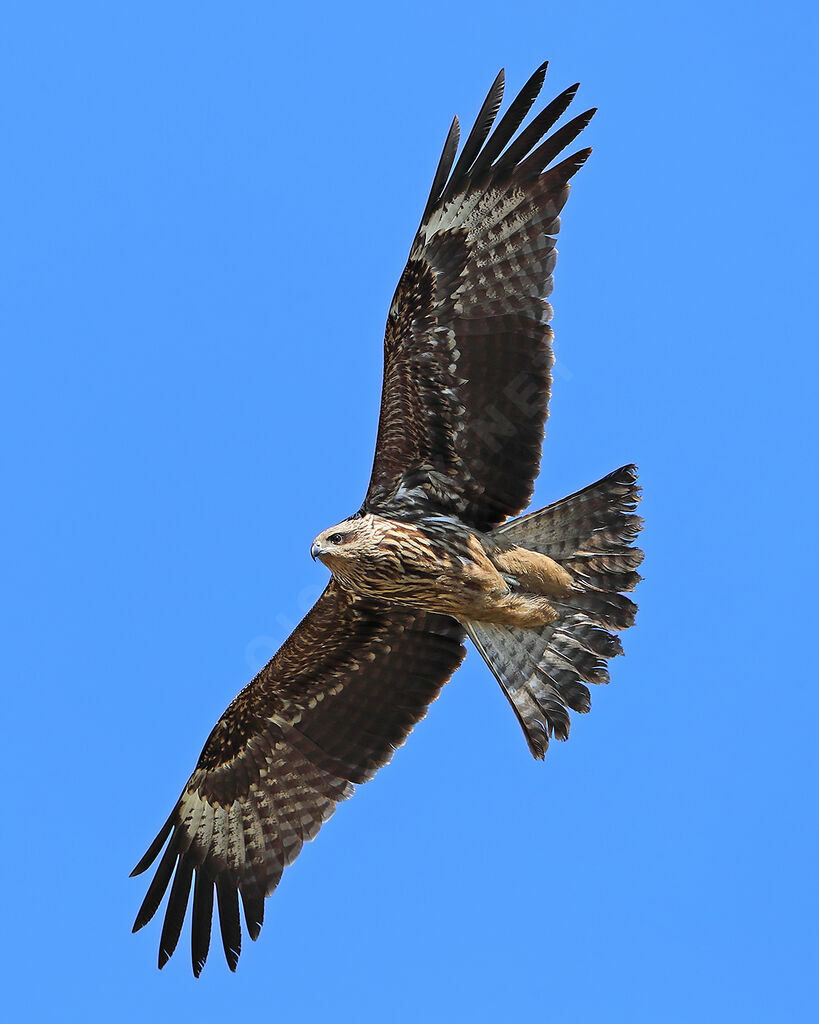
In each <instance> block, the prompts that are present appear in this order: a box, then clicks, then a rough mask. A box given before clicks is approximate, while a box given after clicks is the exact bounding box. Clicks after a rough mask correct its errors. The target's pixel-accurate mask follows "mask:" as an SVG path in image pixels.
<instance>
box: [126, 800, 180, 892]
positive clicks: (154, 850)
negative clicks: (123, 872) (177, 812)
mask: <svg viewBox="0 0 819 1024" xmlns="http://www.w3.org/2000/svg"><path fill="white" fill-rule="evenodd" d="M172 828H173V814H171V815H170V816H169V818H168V820H167V821H166V822H165V824H164V825H163V826H162V828H161V829H160V831H159V835H158V836H157V837H156V839H154V841H153V842H152V843H151V845H150V846H149V847H148V849H147V850H146V851H145V854H144V855H143V857H142V859H141V860H140V862H139V863H138V864H137V866H136V867H135V868H134V870H133V871H132V872H131V874H130V875H129V876H128V877H129V878H135V877H136V876H137V875H141V874H142V872H143V871H146V870H147V869H148V868H149V867H150V866H151V865H152V864H153V862H154V861H155V860H156V856H157V854H158V853H159V851H160V850H161V849H162V847H163V846H164V845H165V840H166V839H167V838H168V836H169V835H170V834H171V829H172Z"/></svg>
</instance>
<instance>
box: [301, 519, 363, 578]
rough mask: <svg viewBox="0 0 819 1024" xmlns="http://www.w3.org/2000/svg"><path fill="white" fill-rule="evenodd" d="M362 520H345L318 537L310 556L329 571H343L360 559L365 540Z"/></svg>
mask: <svg viewBox="0 0 819 1024" xmlns="http://www.w3.org/2000/svg"><path fill="white" fill-rule="evenodd" d="M362 525H363V521H362V519H345V520H344V521H343V522H341V523H338V524H337V525H336V526H331V527H330V528H329V529H328V530H324V531H323V532H322V533H320V534H319V535H318V537H316V539H315V540H314V541H313V544H312V546H311V548H310V555H311V557H312V558H313V560H314V561H315V559H317V558H318V559H319V560H320V561H321V562H323V563H324V564H325V565H326V566H327V568H328V569H330V570H334V569H341V568H343V567H344V566H345V565H348V564H349V563H350V561H351V560H353V559H355V558H357V557H358V553H359V550H360V548H361V543H362V540H363V533H364V532H365V531H363V530H362Z"/></svg>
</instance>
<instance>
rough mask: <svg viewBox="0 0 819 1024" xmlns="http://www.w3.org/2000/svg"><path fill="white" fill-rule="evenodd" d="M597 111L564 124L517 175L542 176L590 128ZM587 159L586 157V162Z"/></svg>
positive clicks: (533, 153) (519, 169)
mask: <svg viewBox="0 0 819 1024" xmlns="http://www.w3.org/2000/svg"><path fill="white" fill-rule="evenodd" d="M596 109H597V108H596V107H592V108H591V109H590V110H584V111H583V113H582V114H578V115H577V117H573V118H572V120H571V121H568V122H567V123H566V124H564V125H563V127H562V128H558V130H557V131H556V132H555V133H554V135H550V136H549V138H548V139H546V140H545V141H544V142H542V143H541V144H540V145H539V146H538V147H537V149H535V150H533V151H532V152H531V153H530V154H529V156H527V157H526V159H525V160H523V161H522V162H521V163H520V164H519V165H518V168H517V173H518V174H520V175H521V176H523V177H525V176H527V175H530V174H540V172H541V171H542V170H543V169H544V168H545V167H547V166H548V165H549V164H550V163H551V162H552V160H554V158H555V157H556V156H557V155H558V153H560V152H562V151H563V150H564V149H565V148H566V147H567V146H568V145H569V144H570V143H572V142H574V140H575V139H576V138H577V136H578V135H579V134H580V133H581V132H582V131H583V129H584V128H586V127H588V124H589V122H590V121H591V119H592V118H593V117H594V115H595V112H596ZM581 152H582V151H581ZM589 152H591V151H589ZM587 156H588V153H587V154H586V157H587ZM586 157H584V162H585V159H586ZM564 164H565V161H564ZM564 164H561V165H560V166H561V167H562V166H563V165H564Z"/></svg>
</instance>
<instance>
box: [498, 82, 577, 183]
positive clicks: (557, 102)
mask: <svg viewBox="0 0 819 1024" xmlns="http://www.w3.org/2000/svg"><path fill="white" fill-rule="evenodd" d="M579 88H580V86H579V83H576V84H575V85H570V86H569V88H568V89H564V90H563V92H562V93H560V95H559V96H556V97H555V98H554V99H553V100H552V101H551V103H548V104H547V105H546V106H545V107H544V108H543V110H541V111H540V113H539V114H538V115H537V116H536V117H535V118H534V119H533V120H532V122H531V124H528V125H527V126H526V127H525V128H524V129H523V131H522V132H521V133H520V135H519V136H518V137H517V138H516V139H515V140H514V142H511V143H510V144H509V148H508V149H507V150H506V152H505V153H503V154H502V156H500V157H499V158H498V160H497V163H495V165H494V168H493V169H494V171H495V173H496V174H505V173H509V172H512V171H513V170H514V169H515V168H516V167H517V165H518V164H519V163H520V161H522V160H523V159H524V157H525V156H526V154H527V153H528V152H529V151H530V150H531V149H532V147H533V146H535V145H537V143H538V142H539V141H540V140H541V139H542V138H543V136H544V135H545V134H546V132H548V131H550V130H551V129H552V128H553V127H554V125H555V124H556V123H557V121H559V120H560V118H561V117H562V116H563V113H564V112H565V110H566V108H567V107H568V106H569V104H570V103H571V102H572V100H573V99H574V97H575V94H576V93H577V90H578V89H579ZM502 123H503V122H501V124H502ZM500 127H501V126H499V130H500ZM512 134H514V132H512V133H510V136H509V137H510V138H511V135H512ZM506 141H509V140H508V139H507V140H506ZM504 144H505V143H504Z"/></svg>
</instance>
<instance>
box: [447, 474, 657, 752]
mask: <svg viewBox="0 0 819 1024" xmlns="http://www.w3.org/2000/svg"><path fill="white" fill-rule="evenodd" d="M639 500H640V491H639V488H638V487H637V471H636V468H635V467H634V466H624V467H623V468H622V469H618V470H616V471H615V472H614V473H610V474H609V475H608V476H607V477H604V478H603V479H602V480H600V481H598V482H597V483H595V484H592V485H591V486H590V487H586V488H585V489H584V490H582V491H579V492H578V493H577V494H572V495H570V496H569V497H568V498H564V499H563V500H562V501H558V502H556V503H555V504H554V505H550V506H548V508H545V509H541V510H540V511H538V512H532V513H530V514H529V515H527V516H523V517H522V518H520V519H515V520H512V521H510V522H508V523H505V524H504V525H503V526H501V527H499V528H498V529H497V530H496V531H495V535H496V536H500V537H503V538H504V539H505V540H508V541H512V542H513V543H514V544H516V545H519V546H520V547H525V548H527V549H529V550H532V551H538V552H540V553H541V554H544V555H548V556H549V557H550V558H553V559H554V560H555V561H558V562H559V563H560V564H561V565H562V566H563V567H564V568H566V569H567V570H568V571H569V572H570V573H571V575H572V577H573V579H574V589H573V591H572V593H571V594H569V595H568V596H566V597H564V598H561V599H559V600H554V601H553V602H552V603H553V604H554V607H555V608H556V610H557V611H558V612H559V618H558V619H557V620H556V621H554V622H552V623H550V624H548V625H544V626H542V627H540V628H538V629H519V628H516V627H513V626H502V625H497V624H494V623H487V622H470V623H467V624H466V627H467V632H468V633H469V636H470V637H471V639H472V641H473V643H474V644H475V646H476V647H477V648H478V650H479V651H480V653H481V655H482V657H483V658H484V660H485V661H486V663H487V664H488V665H489V667H490V668H491V670H492V672H493V673H494V675H495V677H496V678H497V680H498V682H499V683H500V685H501V687H502V689H503V691H504V693H505V694H506V696H507V697H508V699H509V701H510V703H511V705H512V707H513V708H514V710H515V713H516V715H517V716H518V720H519V721H520V723H521V726H522V727H523V731H524V734H525V735H526V740H527V742H528V744H529V749H530V750H531V751H532V754H533V755H534V756H535V757H538V758H542V757H543V756H544V754H545V753H546V749H547V747H548V745H549V739H550V738H551V737H552V736H556V737H557V738H558V739H564V740H565V739H567V738H568V735H569V725H570V721H569V715H568V710H567V709H571V710H572V711H576V712H579V713H581V714H582V713H585V712H586V711H588V710H589V709H590V707H591V695H590V692H589V688H588V686H587V685H586V684H587V683H593V684H598V683H607V682H608V681H609V673H608V665H607V661H608V659H609V658H613V657H615V656H616V655H618V654H622V653H623V648H622V645H621V643H620V638H619V637H618V636H617V635H616V632H612V631H619V630H623V629H626V628H627V627H628V626H630V625H631V624H632V623H633V621H634V616H635V614H636V611H637V606H636V605H635V604H634V602H633V601H631V600H630V599H629V598H627V597H626V596H625V595H624V594H623V593H622V591H629V590H632V589H633V588H634V587H635V586H636V585H637V583H638V582H639V580H640V576H639V574H638V573H637V572H636V568H637V566H638V565H639V564H640V562H641V561H642V558H643V553H642V551H640V550H639V549H638V548H635V547H633V546H632V545H633V542H634V540H635V538H636V536H637V533H638V532H639V530H640V528H641V526H642V519H640V517H639V516H637V515H635V514H634V509H635V508H636V507H637V503H638V502H639Z"/></svg>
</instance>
